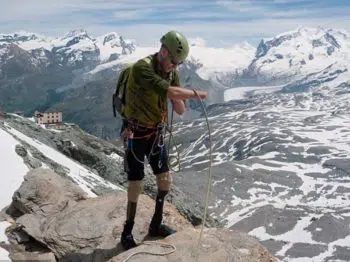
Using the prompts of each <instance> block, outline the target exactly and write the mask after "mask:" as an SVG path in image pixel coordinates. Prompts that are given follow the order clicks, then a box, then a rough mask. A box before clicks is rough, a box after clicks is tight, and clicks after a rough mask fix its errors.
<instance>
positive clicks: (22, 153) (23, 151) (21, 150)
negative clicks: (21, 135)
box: [15, 145, 28, 157]
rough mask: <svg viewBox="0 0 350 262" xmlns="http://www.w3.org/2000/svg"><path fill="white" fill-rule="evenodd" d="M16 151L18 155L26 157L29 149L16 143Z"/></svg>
mask: <svg viewBox="0 0 350 262" xmlns="http://www.w3.org/2000/svg"><path fill="white" fill-rule="evenodd" d="M15 151H16V153H17V155H19V156H21V157H25V156H27V154H28V153H27V150H26V149H25V148H24V147H23V146H22V145H16V147H15Z"/></svg>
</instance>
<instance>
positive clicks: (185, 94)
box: [167, 86, 208, 100]
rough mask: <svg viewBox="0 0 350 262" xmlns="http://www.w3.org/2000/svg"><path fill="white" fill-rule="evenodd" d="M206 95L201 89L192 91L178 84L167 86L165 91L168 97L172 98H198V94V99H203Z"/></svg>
mask: <svg viewBox="0 0 350 262" xmlns="http://www.w3.org/2000/svg"><path fill="white" fill-rule="evenodd" d="M207 95H208V93H207V92H203V91H196V92H194V91H193V90H191V89H187V88H183V87H179V86H169V87H168V91H167V96H168V98H170V99H173V100H186V99H189V98H193V99H196V98H198V96H199V98H200V99H205V98H206V97H207Z"/></svg>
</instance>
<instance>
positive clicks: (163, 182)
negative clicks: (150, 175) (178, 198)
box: [157, 172, 173, 191]
mask: <svg viewBox="0 0 350 262" xmlns="http://www.w3.org/2000/svg"><path fill="white" fill-rule="evenodd" d="M172 182H173V178H172V176H171V174H170V173H169V172H164V173H160V174H158V175H157V186H158V190H161V191H169V190H170V186H171V184H172Z"/></svg>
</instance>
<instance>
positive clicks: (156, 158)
mask: <svg viewBox="0 0 350 262" xmlns="http://www.w3.org/2000/svg"><path fill="white" fill-rule="evenodd" d="M133 137H134V138H129V139H128V140H127V141H125V143H124V149H125V155H124V171H125V172H126V173H127V174H128V180H129V181H137V180H143V178H144V177H145V171H144V163H145V162H144V161H145V157H146V158H147V159H148V163H149V164H150V166H151V168H152V171H153V173H154V174H155V175H158V174H161V173H164V172H168V171H169V166H168V155H167V150H166V147H165V143H164V141H163V143H162V142H159V134H158V133H157V132H155V130H153V129H147V128H144V129H141V128H140V129H137V130H133ZM141 137H143V138H141Z"/></svg>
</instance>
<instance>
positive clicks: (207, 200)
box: [122, 89, 212, 262]
mask: <svg viewBox="0 0 350 262" xmlns="http://www.w3.org/2000/svg"><path fill="white" fill-rule="evenodd" d="M193 92H194V93H195V95H196V96H197V97H198V99H199V101H200V102H201V106H202V109H203V111H204V116H205V120H206V123H207V127H208V140H209V141H208V142H209V171H208V173H209V174H208V180H207V189H206V197H205V203H204V213H203V222H202V227H201V231H200V234H199V239H198V244H197V249H196V250H197V253H196V257H197V260H198V251H199V249H200V244H201V241H202V236H203V231H204V226H205V221H206V218H207V214H208V205H209V196H210V189H211V181H212V172H211V167H212V145H211V132H210V125H209V119H208V114H207V111H206V109H205V106H204V103H203V101H202V99H201V98H200V96H199V95H198V93H197V91H196V90H194V89H193ZM173 112H174V110H172V114H171V124H170V128H169V129H168V131H169V146H168V155H169V148H170V142H171V139H173V140H174V137H173V136H172V124H173ZM174 143H175V140H174ZM175 147H176V150H177V146H176V143H175ZM177 153H178V157H177V161H178V163H180V157H179V152H178V150H177ZM173 165H175V164H173ZM169 166H170V165H169ZM139 245H160V246H161V247H170V248H172V250H170V251H168V252H164V253H157V252H151V251H136V252H133V253H131V254H130V255H129V256H128V257H127V258H126V259H124V260H123V261H122V262H127V261H128V260H129V259H130V258H131V257H133V256H135V255H138V254H149V255H155V256H166V255H170V254H172V253H174V252H175V251H176V247H175V246H174V245H172V244H167V243H162V242H158V241H144V242H141V243H140V244H139Z"/></svg>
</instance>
